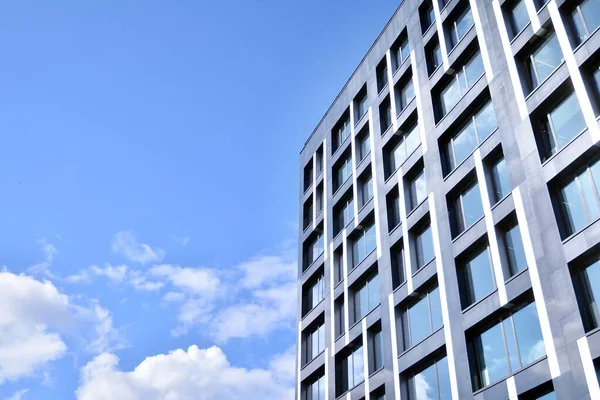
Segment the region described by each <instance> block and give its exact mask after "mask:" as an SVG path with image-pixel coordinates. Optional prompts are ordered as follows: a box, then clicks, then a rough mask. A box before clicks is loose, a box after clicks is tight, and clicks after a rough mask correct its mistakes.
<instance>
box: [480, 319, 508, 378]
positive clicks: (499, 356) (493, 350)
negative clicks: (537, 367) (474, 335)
mask: <svg viewBox="0 0 600 400" xmlns="http://www.w3.org/2000/svg"><path fill="white" fill-rule="evenodd" d="M480 340H481V348H480V350H482V354H481V360H480V361H481V371H480V374H481V380H482V383H483V386H487V385H489V384H490V383H493V382H496V381H497V380H499V379H501V378H503V377H505V376H506V375H508V373H509V369H508V364H507V362H506V353H505V349H504V340H503V338H502V328H501V325H500V324H498V325H495V326H493V327H491V328H490V329H488V330H487V331H485V332H484V333H482V334H481V337H480Z"/></svg>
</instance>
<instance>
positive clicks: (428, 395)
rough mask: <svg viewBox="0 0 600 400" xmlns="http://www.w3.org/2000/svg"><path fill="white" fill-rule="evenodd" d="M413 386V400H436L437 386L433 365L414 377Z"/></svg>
mask: <svg viewBox="0 0 600 400" xmlns="http://www.w3.org/2000/svg"><path fill="white" fill-rule="evenodd" d="M413 384H414V391H415V400H431V399H437V398H438V385H437V377H436V373H435V364H434V365H432V366H430V367H429V368H427V369H425V370H423V371H421V372H420V373H418V374H417V375H415V377H414V378H413Z"/></svg>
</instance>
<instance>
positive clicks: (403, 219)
mask: <svg viewBox="0 0 600 400" xmlns="http://www.w3.org/2000/svg"><path fill="white" fill-rule="evenodd" d="M396 174H397V175H398V193H399V195H400V196H399V199H398V201H399V202H400V223H401V225H402V247H403V248H404V275H406V276H405V278H406V288H407V289H408V294H411V293H412V292H413V281H412V276H413V271H412V263H411V258H412V257H411V251H410V241H409V237H408V222H407V220H408V218H407V216H406V214H407V212H406V195H405V194H406V192H405V189H404V179H403V175H404V171H403V170H402V168H400V169H399V170H398V171H397V172H396Z"/></svg>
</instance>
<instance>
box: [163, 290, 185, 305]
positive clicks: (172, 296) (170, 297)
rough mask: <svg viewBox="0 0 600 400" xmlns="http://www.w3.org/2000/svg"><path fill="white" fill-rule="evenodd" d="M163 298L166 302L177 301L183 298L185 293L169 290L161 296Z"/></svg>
mask: <svg viewBox="0 0 600 400" xmlns="http://www.w3.org/2000/svg"><path fill="white" fill-rule="evenodd" d="M163 300H164V301H166V302H167V303H173V302H176V303H178V302H181V301H184V300H185V294H183V293H179V292H169V293H167V294H165V295H164V296H163Z"/></svg>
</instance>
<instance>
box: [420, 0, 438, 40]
mask: <svg viewBox="0 0 600 400" xmlns="http://www.w3.org/2000/svg"><path fill="white" fill-rule="evenodd" d="M419 14H420V16H421V30H422V31H423V33H424V32H425V31H426V30H427V29H429V27H430V26H431V25H433V23H434V22H435V12H434V11H433V3H432V2H431V1H426V2H424V3H423V4H422V5H421V7H419Z"/></svg>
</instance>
